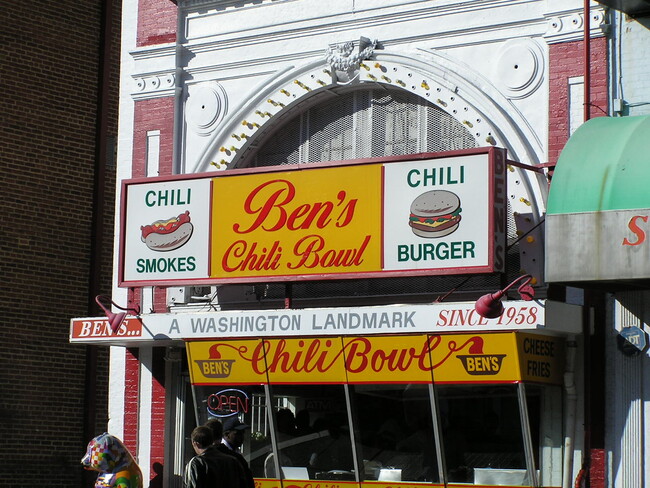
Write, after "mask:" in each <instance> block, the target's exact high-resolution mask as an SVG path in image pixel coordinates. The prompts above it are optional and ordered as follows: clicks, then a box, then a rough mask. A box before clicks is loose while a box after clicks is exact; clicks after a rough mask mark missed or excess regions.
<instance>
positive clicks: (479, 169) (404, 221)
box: [384, 154, 492, 270]
mask: <svg viewBox="0 0 650 488" xmlns="http://www.w3.org/2000/svg"><path fill="white" fill-rule="evenodd" d="M384 172H385V173H384V175H385V178H384V192H385V198H384V228H386V229H391V232H389V233H387V234H386V235H385V236H384V269H386V270H409V269H426V268H431V267H436V268H471V267H482V266H488V265H490V264H491V263H490V261H489V259H490V256H491V254H490V247H489V246H490V243H491V240H490V238H489V236H490V234H489V231H490V230H491V229H490V224H491V217H490V215H491V206H492V201H491V200H490V193H489V192H490V181H491V174H490V166H489V164H488V158H487V157H486V155H484V154H477V155H468V156H459V157H455V158H444V159H428V160H424V161H415V162H405V163H401V164H389V165H386V166H385V167H384Z"/></svg>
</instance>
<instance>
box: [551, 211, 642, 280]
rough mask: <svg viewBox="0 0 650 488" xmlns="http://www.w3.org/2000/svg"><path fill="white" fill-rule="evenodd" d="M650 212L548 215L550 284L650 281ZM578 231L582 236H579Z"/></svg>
mask: <svg viewBox="0 0 650 488" xmlns="http://www.w3.org/2000/svg"><path fill="white" fill-rule="evenodd" d="M649 219H650V209H634V210H609V211H606V212H584V213H566V214H556V215H548V216H547V217H546V228H547V234H548V235H549V236H570V239H571V246H570V247H569V248H567V246H566V239H563V238H560V237H558V238H556V239H547V241H546V249H547V251H546V277H547V279H548V281H567V282H568V281H600V280H629V279H646V278H648V277H650V241H649V240H648V233H649V232H650V224H649V223H648V221H649ZM578 229H579V231H577V230H578Z"/></svg>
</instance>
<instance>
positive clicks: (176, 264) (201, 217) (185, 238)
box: [121, 178, 210, 283]
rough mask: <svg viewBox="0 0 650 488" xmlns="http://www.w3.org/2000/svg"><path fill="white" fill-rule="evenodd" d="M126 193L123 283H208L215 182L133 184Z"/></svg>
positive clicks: (179, 181) (178, 181)
mask: <svg viewBox="0 0 650 488" xmlns="http://www.w3.org/2000/svg"><path fill="white" fill-rule="evenodd" d="M126 188H127V189H126V190H125V191H127V192H128V195H125V197H126V198H128V201H129V205H128V206H127V207H126V211H125V215H124V218H125V219H126V220H125V225H124V229H125V235H124V236H123V245H124V252H123V253H122V259H123V261H122V263H121V265H122V267H123V276H124V280H125V281H131V282H136V283H137V282H144V281H151V280H157V279H158V280H162V279H170V278H172V279H188V278H189V279H200V278H207V277H208V275H209V261H208V259H209V258H208V256H209V253H208V246H209V237H210V205H209V202H210V180H209V179H207V178H204V179H187V180H174V181H168V182H162V183H161V182H153V183H142V184H130V185H128V187H126Z"/></svg>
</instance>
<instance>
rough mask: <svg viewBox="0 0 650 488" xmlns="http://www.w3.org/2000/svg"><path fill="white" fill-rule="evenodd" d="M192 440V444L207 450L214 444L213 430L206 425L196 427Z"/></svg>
mask: <svg viewBox="0 0 650 488" xmlns="http://www.w3.org/2000/svg"><path fill="white" fill-rule="evenodd" d="M191 439H192V442H196V443H197V444H198V446H199V447H200V448H201V449H205V448H206V447H208V446H210V445H211V444H212V440H213V436H212V430H211V429H210V428H209V427H206V426H204V425H201V426H199V427H196V428H195V429H194V430H193V431H192V436H191Z"/></svg>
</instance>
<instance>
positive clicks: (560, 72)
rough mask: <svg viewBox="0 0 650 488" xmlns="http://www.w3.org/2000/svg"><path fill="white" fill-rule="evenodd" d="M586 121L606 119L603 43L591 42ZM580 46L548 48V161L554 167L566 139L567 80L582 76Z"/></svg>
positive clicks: (599, 40)
mask: <svg viewBox="0 0 650 488" xmlns="http://www.w3.org/2000/svg"><path fill="white" fill-rule="evenodd" d="M590 44H591V54H590V55H591V75H590V76H591V97H590V98H591V106H590V111H589V115H590V117H602V116H605V115H607V108H608V100H607V40H606V39H605V38H604V37H600V38H597V39H591V43H590ZM583 46H584V42H583V41H572V42H562V43H558V44H551V45H550V46H549V131H548V132H549V141H548V152H549V155H548V160H549V162H552V163H555V162H557V159H558V157H559V155H560V152H561V151H562V148H564V146H565V144H566V142H567V140H568V138H569V96H568V95H569V78H572V77H576V76H582V75H583V74H584V68H583V66H584V55H583V51H584V48H583Z"/></svg>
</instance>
